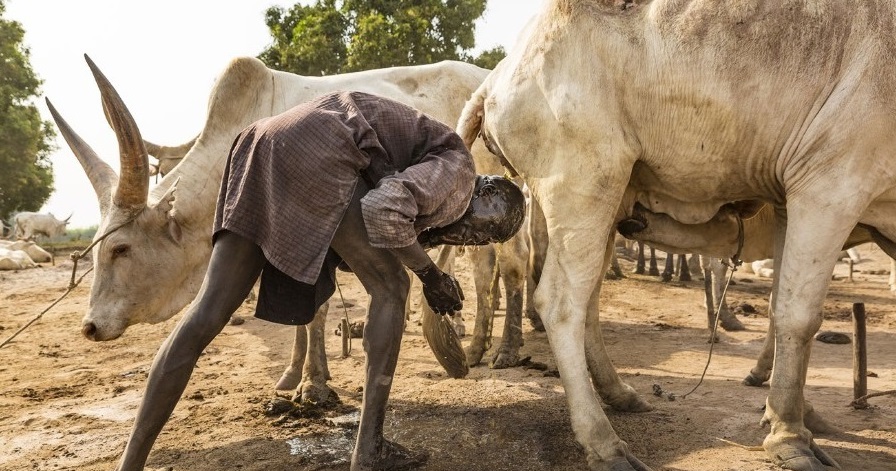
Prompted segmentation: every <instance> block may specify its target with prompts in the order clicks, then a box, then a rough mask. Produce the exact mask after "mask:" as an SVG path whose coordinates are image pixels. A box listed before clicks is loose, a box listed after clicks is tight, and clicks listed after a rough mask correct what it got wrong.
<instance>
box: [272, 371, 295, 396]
mask: <svg viewBox="0 0 896 471" xmlns="http://www.w3.org/2000/svg"><path fill="white" fill-rule="evenodd" d="M300 382H302V372H301V369H295V368H287V369H286V371H284V372H283V374H282V375H281V376H280V379H279V380H278V381H277V385H276V386H274V389H276V390H278V391H292V390H293V389H296V388H298V387H299V383H300Z"/></svg>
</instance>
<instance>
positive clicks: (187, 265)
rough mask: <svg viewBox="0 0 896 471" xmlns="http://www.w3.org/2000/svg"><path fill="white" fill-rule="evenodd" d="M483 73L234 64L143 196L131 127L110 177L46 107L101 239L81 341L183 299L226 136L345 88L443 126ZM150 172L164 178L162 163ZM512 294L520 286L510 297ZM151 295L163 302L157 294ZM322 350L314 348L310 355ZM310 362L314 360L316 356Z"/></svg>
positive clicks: (144, 161) (205, 230)
mask: <svg viewBox="0 0 896 471" xmlns="http://www.w3.org/2000/svg"><path fill="white" fill-rule="evenodd" d="M487 74H488V70H486V69H482V68H479V67H476V66H474V65H472V64H467V63H462V62H454V61H445V62H441V63H437V64H432V65H424V66H411V67H394V68H387V69H378V70H369V71H364V72H356V73H349V74H342V75H334V76H328V77H304V76H299V75H295V74H290V73H286V72H281V71H275V70H272V69H269V68H267V67H265V66H264V64H263V63H262V62H261V61H259V60H257V59H254V58H247V57H242V58H236V59H234V60H232V61H231V62H230V63H229V64H228V66H227V67H226V68H225V70H224V71H223V72H222V73H221V74H220V76H219V78H218V80H217V81H216V83H215V85H214V88H213V90H212V93H211V95H210V98H209V107H208V115H207V119H206V123H205V126H204V128H203V129H202V131H201V132H200V134H199V136H198V137H197V138H196V139H195V140H192V141H190V142H189V143H187V144H185V145H182V146H172V147H169V148H167V149H176V150H173V151H170V152H169V153H168V154H166V155H169V156H173V157H178V156H179V153H180V152H184V151H185V152H186V155H184V156H183V158H182V159H180V161H179V163H178V164H177V165H176V166H173V167H171V169H170V172H168V173H167V174H165V176H164V178H162V179H161V180H160V181H159V183H158V185H156V187H155V188H153V189H152V191H149V188H148V186H149V163H148V156H147V150H146V149H147V145H146V143H145V142H144V141H143V139H142V137H141V136H140V134H139V129H138V128H137V126H136V124H134V123H132V122H130V121H129V122H127V123H125V124H121V126H123V127H122V128H121V129H118V130H116V134H117V136H118V138H119V141H120V142H121V146H120V147H121V152H120V153H121V156H120V157H121V168H122V169H124V170H123V171H122V175H121V177H119V176H118V175H117V174H116V173H115V171H114V170H112V168H111V167H110V166H109V165H108V164H106V163H105V162H104V161H103V160H102V159H100V158H99V156H97V155H96V153H95V152H94V151H93V150H92V149H91V148H90V147H89V146H88V145H87V144H86V143H85V142H84V141H83V140H82V139H81V138H80V137H78V135H77V134H76V133H75V132H74V131H73V130H72V128H71V127H70V126H69V125H68V124H67V123H66V122H65V121H64V120H63V119H62V118H61V117H60V116H59V114H58V112H56V110H55V108H54V107H53V106H52V105H51V104H50V103H49V102H48V106H49V108H50V111H51V114H52V115H53V117H54V119H55V120H56V123H57V126H58V127H59V129H60V131H61V133H62V135H63V136H64V137H65V139H66V141H67V142H68V144H69V146H70V147H71V148H72V150H73V152H74V154H75V156H76V157H77V158H78V160H79V162H80V163H81V165H82V167H83V168H84V169H85V172H86V173H87V176H88V178H89V179H90V182H91V184H92V186H93V188H94V191H95V193H96V195H97V198H98V201H99V204H100V212H101V215H102V220H101V224H100V226H99V229H98V230H97V234H96V236H95V240H99V239H100V238H103V237H105V238H104V239H103V240H101V241H99V242H98V244H97V245H96V247H95V248H94V249H93V260H94V267H95V272H94V273H95V275H94V281H93V286H92V288H91V294H90V304H89V308H88V309H89V310H88V312H87V314H86V315H85V317H84V320H83V322H82V333H83V334H84V335H85V336H86V337H87V338H88V339H91V340H96V341H101V340H111V339H114V338H117V337H119V336H120V335H121V334H122V333H123V332H124V331H125V329H127V327H128V326H130V325H133V324H136V323H157V322H161V321H164V320H166V319H169V318H170V317H172V316H173V315H175V314H176V313H177V312H178V311H180V310H181V309H182V308H183V307H184V306H185V305H186V304H187V303H189V302H190V301H191V300H192V299H193V297H194V296H195V295H196V293H197V292H198V289H199V285H200V283H201V281H202V277H203V275H204V273H205V270H206V267H207V264H208V260H209V257H210V254H211V240H210V238H209V236H208V235H209V231H210V229H211V227H212V222H213V218H214V209H215V202H216V200H217V193H218V188H219V186H220V180H221V177H222V174H223V171H224V165H225V162H226V158H227V154H228V151H229V149H230V145H231V143H232V140H233V138H234V137H235V136H236V135H237V133H239V131H241V130H242V129H243V128H245V127H246V126H247V125H249V124H250V123H252V122H254V121H256V120H258V119H260V118H262V117H266V116H271V115H273V114H276V113H280V112H282V111H284V110H286V109H288V108H290V107H292V106H294V105H296V104H298V103H301V102H304V101H307V100H309V99H311V98H314V97H316V96H318V95H320V94H322V93H325V92H329V91H334V90H341V89H351V90H359V91H366V92H370V93H376V94H379V95H383V96H386V97H389V98H393V99H396V100H398V101H402V102H404V103H407V104H409V105H411V106H413V107H415V108H418V109H420V110H421V111H423V112H425V113H427V114H429V115H431V116H433V117H436V118H437V119H439V120H441V121H443V122H446V123H451V124H453V123H456V122H457V118H458V116H459V115H460V110H461V109H462V108H463V105H464V103H465V101H466V99H467V98H468V97H469V95H470V94H471V93H472V92H473V91H474V90H475V89H476V87H478V85H479V84H480V83H481V82H482V80H483V79H484V78H485V76H486V75H487ZM119 124H120V123H119ZM149 147H150V148H153V149H154V152H161V151H159V148H162V147H164V146H154V145H152V144H150V145H149ZM485 154H487V152H486V151H485V149H484V147H482V146H481V145H477V146H476V147H475V148H474V149H473V155H474V159H476V160H477V162H478V161H480V160H482V161H484V162H485V164H486V165H485V166H479V167H477V171H479V172H488V170H489V168H490V167H489V165H491V166H492V167H496V168H497V169H500V166H499V165H496V164H495V163H494V162H492V161H491V159H489V158H483V157H484V155H485ZM173 160H175V161H176V160H177V158H175V159H173ZM160 165H161V166H162V170H163V171H164V169H165V165H164V164H160ZM508 243H509V244H513V243H514V242H513V241H509V242H508ZM523 243H524V242H523ZM504 252H509V251H504ZM498 263H501V260H500V257H499V261H498ZM508 265H509V264H508ZM162 273H164V274H165V276H162ZM518 278H519V279H523V277H518ZM150 280H154V281H152V282H150ZM160 280H161V281H160ZM160 283H161V284H160ZM150 285H151V286H150ZM522 289H523V288H522V281H520V282H519V288H518V290H520V291H521V290H522ZM159 292H164V293H166V296H158V295H157V293H159ZM482 298H483V299H485V296H482ZM322 309H323V307H322ZM319 315H320V314H319ZM315 325H319V326H320V330H319V334H314V335H317V336H319V337H321V339H320V342H322V336H323V323H322V321H321V322H320V323H319V324H315ZM315 332H317V330H315ZM296 335H297V337H300V338H297V342H298V343H301V344H304V343H306V342H307V344H308V345H309V348H310V347H311V346H313V345H317V342H318V341H315V340H313V339H312V340H311V341H308V340H307V339H306V338H305V332H304V329H302V328H299V329H296ZM300 350H302V348H301V346H300V345H298V344H297V345H296V346H295V348H294V356H293V360H294V362H293V363H292V364H291V365H290V367H288V368H287V371H286V372H284V375H283V376H282V377H281V380H280V381H279V382H278V388H281V389H282V388H286V387H289V386H288V385H289V384H292V383H293V382H294V381H295V378H296V377H297V372H298V371H299V370H300V369H301V366H299V365H297V364H296V363H295V362H296V361H299V360H300V359H301V358H302V357H303V356H304V355H302V354H300V353H298V352H299V351H300ZM322 351H323V350H322V344H321V348H320V349H318V350H317V352H319V353H320V352H322ZM311 358H312V359H321V361H323V360H322V359H323V355H322V353H321V354H313V355H312V356H311ZM312 366H313V365H312ZM318 371H320V375H318V377H319V378H320V377H326V376H327V375H326V370H325V366H322V365H321V367H320V368H319V369H318ZM318 386H320V387H318ZM324 386H325V385H323V384H320V382H318V384H316V385H312V386H308V387H306V383H305V382H304V381H303V383H302V385H300V391H306V392H307V391H309V390H311V391H321V394H327V391H329V389H327V388H325V387H324ZM292 387H294V386H292Z"/></svg>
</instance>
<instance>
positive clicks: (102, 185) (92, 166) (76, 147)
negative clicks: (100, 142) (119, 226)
mask: <svg viewBox="0 0 896 471" xmlns="http://www.w3.org/2000/svg"><path fill="white" fill-rule="evenodd" d="M46 102H47V107H48V108H49V109H50V114H51V115H53V121H56V127H58V128H59V131H60V132H62V137H64V138H65V142H67V143H68V146H69V147H71V149H72V152H73V153H74V154H75V157H77V158H78V162H80V163H81V167H82V168H84V173H86V174H87V178H88V179H89V180H90V184H91V185H93V191H94V192H96V199H97V201H99V203H100V212H101V213H102V214H103V215H105V214H106V212H107V211H108V209H109V204H110V203H111V202H112V199H111V197H112V188H114V187H115V185H116V184H118V175H116V174H115V170H113V169H112V167H110V166H109V164H107V163H106V162H104V161H103V160H102V159H100V158H99V157H98V156H97V155H96V152H94V151H93V149H91V148H90V146H89V145H87V143H86V142H84V140H83V139H81V136H78V134H77V133H76V132H75V131H74V130H72V128H71V126H69V125H68V123H67V122H65V120H64V119H62V116H60V115H59V112H57V111H56V107H54V106H53V104H52V103H50V99H49V98H47V99H46Z"/></svg>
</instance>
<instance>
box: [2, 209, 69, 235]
mask: <svg viewBox="0 0 896 471" xmlns="http://www.w3.org/2000/svg"><path fill="white" fill-rule="evenodd" d="M71 218H72V216H71V215H69V216H68V217H67V218H65V219H56V216H53V213H47V214H42V213H31V212H21V213H18V214H16V215H15V217H13V222H14V225H15V234H16V239H25V240H31V239H33V238H34V237H35V236H38V235H42V236H46V237H58V236H61V235H63V234H65V226H66V225H67V224H68V220H69V219H71Z"/></svg>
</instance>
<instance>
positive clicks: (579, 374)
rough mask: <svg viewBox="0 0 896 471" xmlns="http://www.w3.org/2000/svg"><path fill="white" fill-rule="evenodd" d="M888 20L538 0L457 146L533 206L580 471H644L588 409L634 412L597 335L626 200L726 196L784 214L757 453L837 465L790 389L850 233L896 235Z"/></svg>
mask: <svg viewBox="0 0 896 471" xmlns="http://www.w3.org/2000/svg"><path fill="white" fill-rule="evenodd" d="M894 24H896V6H894V5H893V4H892V3H890V2H879V1H872V0H859V1H855V2H848V3H844V2H839V1H836V0H782V1H778V2H744V1H708V0H692V1H677V0H655V1H614V0H577V1H573V0H547V1H546V2H545V3H544V7H543V10H542V12H541V13H540V14H539V15H538V16H537V17H536V18H535V20H534V21H533V23H532V24H530V26H529V27H528V28H527V31H526V32H525V33H524V34H523V36H522V37H521V41H520V43H519V44H517V45H516V46H515V47H514V48H513V52H512V54H511V55H510V56H508V58H506V59H505V60H504V61H503V62H502V64H501V65H499V66H498V67H497V68H496V70H495V71H494V72H493V73H492V74H491V75H490V77H489V78H488V79H486V82H485V83H484V84H483V85H482V87H480V89H479V90H478V91H477V93H476V94H475V95H474V96H473V97H472V98H471V100H470V101H469V102H468V104H467V107H466V108H465V111H464V114H463V116H462V117H461V121H460V122H459V126H458V132H459V133H460V134H461V135H462V136H464V138H465V139H467V140H468V141H470V142H472V139H474V138H475V137H476V136H477V135H479V134H480V132H481V134H482V136H483V138H484V140H485V141H486V143H487V145H488V146H489V149H490V150H492V151H493V152H494V153H495V154H496V155H498V156H499V158H500V159H501V160H502V161H503V162H504V163H505V165H506V166H507V167H508V168H509V169H510V170H511V171H513V172H515V173H518V174H519V175H520V176H522V178H523V179H524V180H525V182H526V184H527V185H528V186H529V188H530V190H531V191H532V195H533V197H534V198H535V199H536V200H538V202H539V203H540V205H541V207H542V208H543V211H544V215H545V219H546V227H547V230H548V247H547V252H546V259H545V263H544V270H543V272H542V273H541V279H540V282H539V284H538V289H537V291H536V295H535V297H536V307H537V309H538V312H539V313H540V314H541V316H542V320H543V321H544V323H545V327H546V329H547V333H548V337H549V339H550V343H551V346H552V348H553V350H554V357H555V358H556V361H557V366H558V369H559V371H560V376H561V378H562V380H563V384H564V388H565V390H566V394H567V399H568V401H569V405H570V410H572V411H575V412H574V414H573V415H572V426H573V430H574V431H575V434H576V438H577V440H578V441H579V443H580V444H581V445H582V446H583V448H584V450H585V453H586V455H587V459H588V465H589V466H590V468H591V469H596V470H605V469H616V470H630V469H646V466H645V465H644V464H643V463H641V462H640V461H639V460H637V459H636V458H635V457H634V456H632V454H631V453H630V452H629V450H628V446H627V444H626V443H625V442H623V441H622V440H621V439H620V438H619V437H618V435H617V434H616V433H615V431H613V428H612V426H611V424H610V422H609V420H608V419H607V416H606V414H605V413H604V412H603V410H602V408H601V406H600V403H599V401H598V400H597V397H596V395H595V389H596V390H597V391H598V392H599V393H600V394H601V396H602V397H603V398H604V400H605V401H606V402H607V403H608V404H610V405H612V406H614V407H616V408H623V409H631V408H632V405H633V404H634V405H635V406H636V407H637V406H638V405H640V404H642V402H641V401H639V400H637V399H636V398H637V395H636V394H635V392H634V391H632V390H631V388H630V387H628V386H627V385H625V384H624V383H623V382H622V381H621V379H620V378H619V376H618V375H617V374H616V372H615V370H614V368H613V366H612V364H611V362H610V359H609V357H608V356H607V353H606V350H605V347H604V346H603V342H602V338H601V333H600V326H599V322H598V300H599V299H600V283H601V278H602V277H601V276H600V275H601V274H602V273H603V268H605V263H606V262H607V261H608V260H609V250H611V249H612V238H611V234H612V230H613V229H614V224H615V223H616V222H617V221H619V220H621V219H623V218H625V217H627V216H628V215H630V214H631V212H632V209H633V208H634V205H635V203H636V202H638V203H641V204H642V205H643V206H644V207H645V208H647V209H648V210H650V211H652V212H655V213H664V214H667V215H669V216H670V217H672V218H674V219H675V220H677V221H679V222H681V223H687V224H696V223H703V222H706V221H708V220H710V219H711V218H712V217H713V216H715V215H716V214H717V213H718V211H719V210H720V208H721V207H722V206H724V205H725V204H728V203H730V202H738V201H762V202H766V203H769V204H772V205H773V206H774V207H775V208H777V209H780V211H776V227H777V230H776V233H775V242H776V243H775V247H776V253H775V257H774V259H775V273H776V278H775V282H774V285H773V292H774V296H775V301H774V303H775V304H774V314H773V316H774V322H775V328H776V332H775V345H776V347H775V348H776V353H775V355H776V356H775V362H774V371H773V375H772V378H773V379H772V382H771V387H770V389H769V395H768V400H767V404H766V410H765V414H764V418H763V422H764V423H767V424H770V425H771V430H770V432H769V434H768V436H767V437H766V439H765V441H764V443H763V447H764V448H765V450H766V452H767V453H768V455H769V456H770V458H771V459H772V460H773V461H774V462H775V463H777V464H779V465H781V466H784V467H785V468H789V469H795V470H812V471H820V470H823V469H829V468H830V467H836V466H837V465H836V462H835V461H834V460H833V459H832V458H830V457H829V456H828V455H827V454H826V453H825V452H823V451H822V450H821V449H820V448H819V447H818V446H816V444H815V442H814V441H813V439H812V434H811V432H809V430H808V429H807V428H806V427H805V425H804V423H803V411H804V400H803V388H804V386H805V382H806V369H807V365H808V357H809V350H810V342H811V341H812V338H813V334H814V333H815V332H816V331H817V329H818V327H819V326H820V324H821V316H820V313H821V307H822V304H823V302H824V297H825V294H826V292H827V289H828V285H829V283H830V273H831V272H832V270H833V268H834V264H835V263H836V259H837V254H838V253H839V252H840V250H841V248H842V247H843V245H844V243H845V242H846V240H847V237H848V236H849V233H850V231H851V230H852V229H853V228H854V227H855V226H856V225H857V224H859V223H862V224H864V225H867V226H870V227H873V228H874V229H875V230H877V231H878V232H879V233H880V234H881V235H882V237H883V238H884V239H886V240H887V241H893V240H894V239H896V219H894V218H893V214H896V134H894V133H893V129H894V127H896V112H894V110H896V82H894V81H893V80H892V70H891V69H892V58H893V57H896V41H893V35H894V29H893V28H894V26H893V25H894ZM795 25H798V27H797V26H795ZM891 243H892V242H891ZM589 379H590V381H589ZM592 381H593V384H592Z"/></svg>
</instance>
